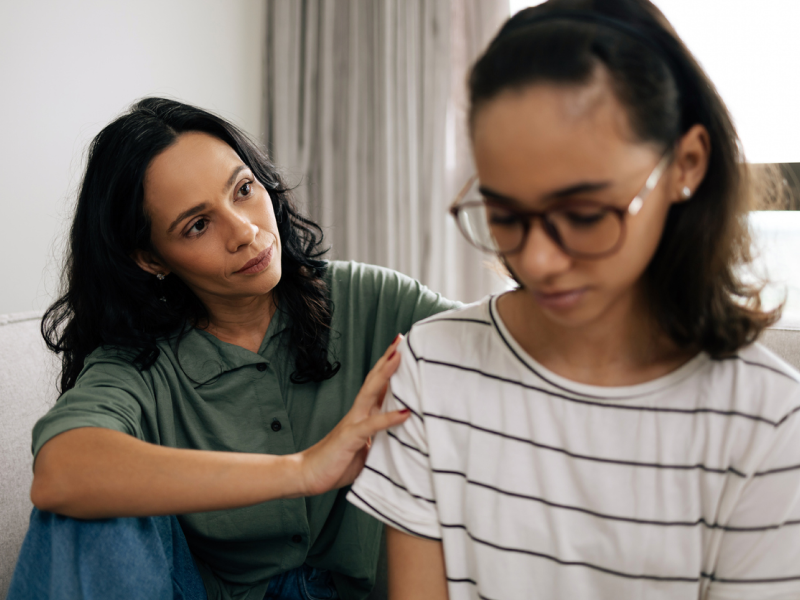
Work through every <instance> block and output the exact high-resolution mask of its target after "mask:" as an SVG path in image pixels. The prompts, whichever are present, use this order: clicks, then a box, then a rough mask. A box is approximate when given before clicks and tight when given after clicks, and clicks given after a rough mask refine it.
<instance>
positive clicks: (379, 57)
mask: <svg viewBox="0 0 800 600" xmlns="http://www.w3.org/2000/svg"><path fill="white" fill-rule="evenodd" d="M267 7H268V8H267V19H268V21H267V31H268V34H267V41H266V57H267V77H266V78H265V81H266V90H265V110H266V119H265V123H266V131H265V132H264V135H265V142H266V144H267V148H268V149H269V150H270V152H271V154H272V158H273V160H274V161H275V163H276V164H277V165H278V167H279V168H280V169H281V170H282V172H283V173H284V174H285V175H286V178H287V180H288V181H289V183H290V184H293V185H297V189H296V197H297V199H298V201H299V203H300V205H301V206H302V207H303V208H304V209H305V211H306V212H307V213H308V214H309V215H310V216H311V217H312V218H313V219H314V220H315V221H317V222H318V223H319V224H320V225H322V227H323V229H324V230H325V232H326V236H327V241H328V243H329V244H330V245H331V248H332V252H331V256H332V257H334V258H340V259H352V260H358V261H362V262H368V263H373V264H378V265H383V266H386V267H389V268H392V269H397V270H399V271H401V272H403V273H406V274H407V275H410V276H412V277H415V278H417V279H419V280H420V281H422V282H423V283H425V284H426V285H428V286H429V287H431V288H432V289H434V290H436V291H440V292H442V293H443V294H444V295H446V296H448V297H450V298H453V299H459V300H464V301H472V300H476V299H478V298H480V297H482V296H483V295H485V294H487V293H490V292H492V291H495V290H497V289H502V287H503V286H504V285H505V282H504V280H503V279H502V278H501V277H500V276H498V275H497V274H496V273H495V272H493V271H492V270H490V269H488V268H487V266H486V263H487V258H486V257H485V256H484V255H481V254H480V253H478V252H477V251H474V250H473V249H472V248H470V247H469V246H468V245H467V244H466V242H464V241H463V240H462V239H461V237H460V234H459V233H458V231H457V229H456V227H455V224H454V223H453V222H452V220H451V218H450V217H449V216H448V215H447V207H448V206H449V203H450V200H451V199H452V197H453V196H454V195H455V193H456V192H457V190H458V189H459V188H460V187H461V185H462V184H463V182H464V181H465V180H466V179H467V177H469V175H470V174H471V172H472V164H471V157H470V151H469V143H468V137H467V133H466V127H465V125H466V123H465V119H466V115H465V107H466V76H467V70H468V66H469V64H470V63H471V62H472V61H473V60H474V58H475V57H476V56H477V54H478V53H479V52H480V50H481V49H482V48H483V46H484V45H485V44H486V42H487V41H488V40H489V39H490V38H491V36H492V35H493V34H494V33H495V31H496V30H497V28H498V27H499V25H500V24H501V23H502V21H503V20H504V19H505V18H506V17H507V16H508V0H267Z"/></svg>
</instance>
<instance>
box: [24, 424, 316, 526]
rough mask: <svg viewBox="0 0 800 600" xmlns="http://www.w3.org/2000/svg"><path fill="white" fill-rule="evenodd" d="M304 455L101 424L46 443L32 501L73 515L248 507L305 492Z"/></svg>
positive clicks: (93, 516) (38, 463)
mask: <svg viewBox="0 0 800 600" xmlns="http://www.w3.org/2000/svg"><path fill="white" fill-rule="evenodd" d="M301 460H302V459H301V457H300V456H299V455H289V456H271V455H260V454H243V453H236V452H209V451H200V450H182V449H176V448H167V447H163V446H157V445H154V444H148V443H146V442H142V441H140V440H137V439H136V438H133V437H131V436H129V435H126V434H123V433H120V432H117V431H112V430H108V429H100V428H90V427H89V428H82V429H73V430H70V431H67V432H65V433H62V434H60V435H58V436H56V437H54V438H53V439H52V440H50V441H49V442H47V443H46V444H45V445H44V447H42V449H41V450H40V452H39V455H38V457H37V459H36V465H35V468H34V481H33V487H32V489H31V499H32V500H33V503H34V505H36V506H37V507H38V508H40V509H41V510H47V511H50V512H56V513H59V514H63V515H66V516H70V517H76V518H82V519H97V518H107V517H127V516H153V515H166V514H182V513H189V512H201V511H209V510H221V509H228V508H237V507H241V506H250V505H253V504H258V503H259V502H265V501H267V500H272V499H275V498H289V497H298V496H302V495H304V494H305V490H304V484H303V477H302V472H301V464H300V463H301Z"/></svg>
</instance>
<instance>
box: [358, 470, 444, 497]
mask: <svg viewBox="0 0 800 600" xmlns="http://www.w3.org/2000/svg"><path fill="white" fill-rule="evenodd" d="M364 468H365V469H367V470H368V471H372V472H373V473H375V474H376V475H380V476H381V477H383V478H384V479H385V480H386V481H388V482H389V483H391V484H392V485H393V486H395V487H398V488H400V489H401V490H403V491H404V492H405V493H406V494H408V495H409V496H411V497H412V498H419V499H420V500H425V502H430V503H431V504H436V500H434V499H433V498H426V497H425V496H419V495H417V494H414V493H413V492H411V491H409V489H408V488H407V487H406V486H404V485H400V484H399V483H397V482H396V481H395V480H394V479H392V478H391V477H389V476H388V475H386V474H385V473H381V472H380V471H378V469H374V468H372V467H370V466H369V465H364Z"/></svg>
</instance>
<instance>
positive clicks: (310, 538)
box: [33, 261, 456, 600]
mask: <svg viewBox="0 0 800 600" xmlns="http://www.w3.org/2000/svg"><path fill="white" fill-rule="evenodd" d="M326 280H327V283H328V285H329V289H330V293H331V299H332V300H333V307H334V310H333V321H332V324H331V325H332V335H331V337H330V343H329V351H330V356H331V357H332V358H333V359H334V360H338V361H339V362H341V365H342V366H341V370H340V371H339V373H337V374H336V375H335V376H334V377H333V378H332V379H329V380H327V381H324V382H322V383H304V384H294V383H292V382H291V381H290V379H289V377H290V375H291V374H292V372H293V371H294V357H293V353H292V352H291V351H290V349H289V348H288V347H287V342H288V335H285V334H287V333H288V331H287V327H288V325H289V322H288V317H287V316H286V315H285V314H284V313H282V312H281V311H280V310H278V311H277V312H276V314H275V316H274V317H273V319H272V321H271V322H270V325H269V328H268V330H267V333H266V335H265V336H264V340H263V342H262V343H261V347H260V348H259V351H258V353H254V352H251V351H249V350H246V349H244V348H242V347H240V346H235V345H232V344H228V343H225V342H222V341H220V340H219V339H217V338H215V337H214V336H212V335H210V334H208V333H206V332H204V331H200V330H192V331H191V332H190V333H189V334H188V335H187V336H186V337H184V338H183V340H182V341H181V342H180V344H177V345H176V344H175V341H174V340H164V341H163V342H161V343H159V349H160V350H161V353H160V355H159V357H158V359H157V361H156V362H155V364H154V365H153V366H152V367H150V368H149V369H147V370H144V371H139V370H138V369H137V368H136V367H134V366H133V365H131V363H130V362H129V359H127V358H126V355H124V354H123V353H120V352H118V351H115V350H113V349H110V348H99V349H97V350H95V351H94V352H93V353H92V354H91V355H90V356H89V357H88V358H87V360H86V364H85V366H84V369H83V372H82V373H81V375H80V377H79V378H78V381H77V383H76V385H75V387H74V388H73V389H71V390H69V391H67V392H66V393H65V394H63V395H62V396H61V398H60V399H59V400H58V402H57V403H56V404H55V406H54V407H53V408H52V409H51V410H50V412H48V413H47V415H45V416H44V417H43V418H42V419H41V420H40V421H39V422H38V423H37V424H36V426H35V427H34V430H33V452H34V455H36V453H38V451H39V449H40V448H41V447H42V446H43V445H44V444H45V442H47V441H48V440H49V439H51V438H52V437H53V436H55V435H57V434H59V433H62V432H64V431H67V430H69V429H74V428H77V427H87V426H88V427H104V428H108V429H114V430H117V431H121V432H123V433H127V434H129V435H132V436H135V437H136V438H138V439H140V440H144V441H146V442H150V443H153V444H159V445H162V446H170V447H174V448H194V449H199V450H223V451H229V452H254V453H265V454H276V455H282V454H291V453H295V452H298V451H301V450H304V449H305V448H308V447H309V446H311V445H313V444H315V443H316V442H318V441H319V440H321V439H322V438H323V437H324V436H325V435H326V434H327V433H328V432H329V431H330V430H331V429H333V427H334V426H335V425H336V423H338V422H339V420H340V419H341V418H342V417H343V416H344V415H345V413H347V411H348V410H349V408H350V407H351V405H352V403H353V400H354V399H355V397H356V394H357V393H358V391H359V389H360V388H361V384H362V383H363V381H364V378H365V377H366V375H367V373H368V372H369V370H370V368H371V367H372V366H373V365H374V364H375V362H376V361H377V360H378V358H379V357H380V356H381V354H382V353H383V352H384V351H385V350H386V348H387V347H388V346H389V344H390V343H391V342H392V340H393V339H394V337H395V336H396V335H397V333H405V332H407V331H408V330H409V329H410V328H411V325H412V324H413V323H414V322H416V321H418V320H420V319H424V318H425V317H428V316H430V315H433V314H436V313H438V312H441V311H443V310H447V309H449V308H454V307H455V306H456V304H455V303H453V302H450V301H447V300H445V299H443V298H442V297H441V296H439V295H438V294H434V293H433V292H431V291H430V290H428V289H427V288H425V287H424V286H422V285H420V284H419V283H417V282H416V281H414V280H413V279H410V278H408V277H405V276H403V275H401V274H399V273H396V272H394V271H390V270H387V269H381V268H378V267H372V266H367V265H362V264H357V263H350V262H335V261H334V262H331V263H329V264H328V269H327V274H326ZM346 491H347V489H342V490H333V491H331V492H328V493H325V494H322V495H319V496H313V497H308V498H296V499H290V500H272V501H269V502H264V503H262V504H257V505H255V506H249V507H245V508H238V509H233V510H219V511H212V512H204V513H193V514H187V515H181V516H179V519H180V522H181V525H182V528H183V530H184V533H185V534H186V538H187V541H188V543H189V547H190V548H191V550H192V552H193V554H194V556H195V557H196V559H197V563H198V566H199V568H200V572H201V575H202V576H203V580H204V582H205V584H206V588H207V590H208V593H209V598H212V599H213V598H226V599H227V598H231V599H232V598H236V599H237V600H238V599H242V600H244V599H247V600H251V599H252V600H261V599H262V598H263V597H264V594H265V592H266V589H267V586H268V584H269V579H270V578H271V577H273V576H275V575H277V574H278V573H281V572H283V571H287V570H289V569H292V568H295V567H298V566H300V565H302V564H303V563H307V564H309V565H311V566H313V567H317V568H320V569H329V570H330V571H332V573H333V577H334V581H335V583H336V587H337V589H338V591H339V594H340V595H341V596H342V598H345V599H350V598H352V599H356V598H363V597H365V596H366V595H367V594H368V593H369V590H370V589H371V588H372V585H373V583H374V581H375V571H376V563H377V556H378V550H379V543H380V534H381V526H380V524H379V523H378V522H377V521H375V520H374V519H372V518H371V517H369V516H367V515H366V514H365V513H362V512H361V511H359V510H358V509H356V508H355V507H353V506H352V505H350V504H349V503H348V502H346V501H345V495H346Z"/></svg>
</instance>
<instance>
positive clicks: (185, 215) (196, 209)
mask: <svg viewBox="0 0 800 600" xmlns="http://www.w3.org/2000/svg"><path fill="white" fill-rule="evenodd" d="M246 168H247V165H238V166H237V167H236V168H235V169H234V170H233V173H231V176H230V177H228V181H226V182H225V186H224V187H223V188H222V191H223V192H227V191H228V189H230V187H231V186H232V185H233V183H234V182H235V181H236V177H237V176H238V175H239V173H241V172H242V171H243V170H244V169H246ZM207 208H208V203H207V202H203V203H202V204H198V205H197V206H193V207H192V208H190V209H187V210H185V211H183V212H182V213H181V214H179V215H178V216H177V217H176V218H175V220H174V221H173V222H172V224H171V225H170V226H169V229H167V233H172V232H173V231H175V228H176V227H177V226H178V225H179V224H180V222H181V221H183V220H184V219H188V218H189V217H193V216H195V215H196V214H197V213H200V212H203V211H204V210H205V209H207Z"/></svg>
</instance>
